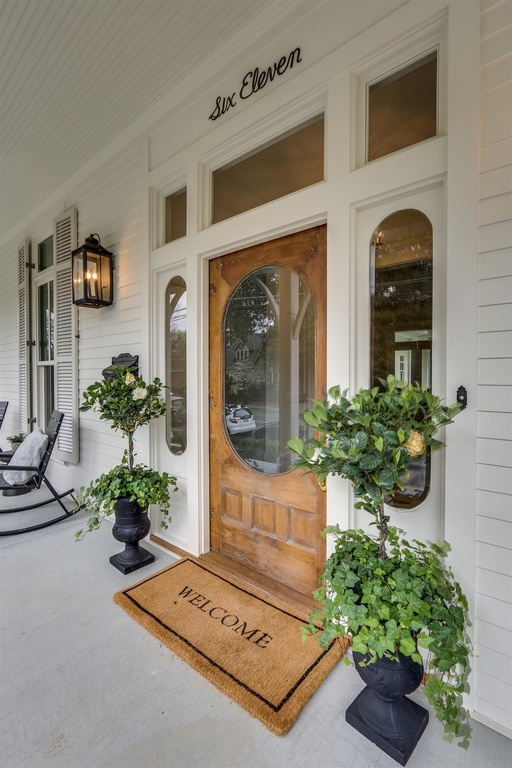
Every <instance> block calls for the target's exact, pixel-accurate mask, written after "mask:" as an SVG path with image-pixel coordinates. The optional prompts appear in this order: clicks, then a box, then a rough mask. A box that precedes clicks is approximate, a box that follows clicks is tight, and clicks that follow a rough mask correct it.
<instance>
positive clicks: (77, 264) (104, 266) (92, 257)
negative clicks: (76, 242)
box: [71, 234, 114, 309]
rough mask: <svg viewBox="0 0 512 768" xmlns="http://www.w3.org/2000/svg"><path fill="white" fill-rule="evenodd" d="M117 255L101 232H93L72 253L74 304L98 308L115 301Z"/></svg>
mask: <svg viewBox="0 0 512 768" xmlns="http://www.w3.org/2000/svg"><path fill="white" fill-rule="evenodd" d="M113 258H114V257H113V255H112V254H111V253H110V251H107V250H106V248H103V246H102V245H101V240H100V236H99V235H97V234H94V235H89V237H87V238H86V239H85V243H84V244H83V245H81V246H80V248H76V249H75V250H74V251H73V252H72V253H71V266H72V272H73V304H77V305H78V306H79V307H96V308H97V309H98V308H100V307H108V306H109V305H110V304H112V303H113V301H114V272H113V270H114V266H113Z"/></svg>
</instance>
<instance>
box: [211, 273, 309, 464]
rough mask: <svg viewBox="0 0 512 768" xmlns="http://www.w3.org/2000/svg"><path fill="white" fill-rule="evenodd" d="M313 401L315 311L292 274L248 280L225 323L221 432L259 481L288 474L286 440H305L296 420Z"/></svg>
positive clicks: (233, 299)
mask: <svg viewBox="0 0 512 768" xmlns="http://www.w3.org/2000/svg"><path fill="white" fill-rule="evenodd" d="M314 396H315V309H314V306H313V300H312V297H311V293H310V291H309V289H308V287H307V286H306V285H305V283H304V282H303V281H302V280H301V279H300V278H299V276H298V275H297V274H296V273H295V272H293V271H292V270H290V269H288V268H285V267H279V266H267V267H263V268H262V269H258V270H256V271H255V272H252V273H251V274H250V275H249V276H248V277H246V278H245V279H244V280H243V281H242V282H241V283H240V284H239V285H238V287H237V288H236V290H235V291H234V293H233V295H232V296H231V298H230V300H229V303H228V307H227V310H226V315H225V320H224V412H225V427H226V431H227V434H228V435H229V439H230V441H231V444H232V446H233V449H234V450H235V452H236V453H237V454H238V456H239V457H240V458H241V459H242V460H243V461H245V463H246V464H248V465H249V466H250V467H253V468H254V469H256V470H258V471H259V472H263V473H265V474H270V475H272V474H280V473H283V472H287V471H288V470H289V469H290V465H291V462H292V456H291V454H290V451H289V449H288V446H287V443H288V440H289V439H290V438H291V437H292V436H294V435H301V437H306V436H307V435H306V434H305V430H306V429H309V428H308V427H307V426H306V425H305V424H304V423H303V421H302V418H301V417H302V414H303V413H304V411H305V410H306V409H307V408H310V407H311V402H310V401H311V399H312V398H313V397H314Z"/></svg>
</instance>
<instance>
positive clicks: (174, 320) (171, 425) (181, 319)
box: [165, 276, 187, 456]
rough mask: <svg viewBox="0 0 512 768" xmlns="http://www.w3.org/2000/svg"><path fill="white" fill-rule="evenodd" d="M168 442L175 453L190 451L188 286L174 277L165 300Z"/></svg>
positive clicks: (180, 278) (180, 279)
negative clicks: (188, 444) (188, 430)
mask: <svg viewBox="0 0 512 768" xmlns="http://www.w3.org/2000/svg"><path fill="white" fill-rule="evenodd" d="M165 299H166V301H165V328H166V337H165V375H166V380H165V383H166V384H167V386H168V387H169V389H168V390H166V392H167V414H166V439H167V445H168V446H169V450H170V451H171V453H174V454H175V455H177V456H179V455H181V454H182V453H183V452H184V451H185V449H186V447H187V286H186V283H185V281H184V279H183V278H182V277H179V276H177V277H173V278H172V280H171V281H170V283H169V285H168V286H167V290H166V296H165Z"/></svg>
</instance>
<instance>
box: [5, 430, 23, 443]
mask: <svg viewBox="0 0 512 768" xmlns="http://www.w3.org/2000/svg"><path fill="white" fill-rule="evenodd" d="M26 436H27V435H26V433H25V432H18V434H17V435H11V437H8V438H7V439H8V441H9V442H10V443H22V442H23V441H24V439H25V438H26Z"/></svg>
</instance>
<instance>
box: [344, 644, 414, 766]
mask: <svg viewBox="0 0 512 768" xmlns="http://www.w3.org/2000/svg"><path fill="white" fill-rule="evenodd" d="M364 660H365V657H364V656H363V655H362V654H360V653H357V652H354V662H355V665H356V669H357V671H358V672H359V675H360V676H361V678H362V679H363V681H364V682H365V683H366V688H364V690H363V691H361V693H360V694H359V695H358V696H357V697H356V698H355V699H354V701H353V702H352V704H350V706H349V707H348V709H347V711H346V720H347V723H349V725H352V726H353V727H354V728H355V729H356V730H358V731H359V733H361V734H363V736H366V738H367V739H369V740H370V741H372V742H373V743H374V744H376V745H377V746H378V747H379V748H380V749H382V751H383V752H385V753H386V754H387V755H389V756H390V757H392V758H393V759H394V760H396V762H397V763H399V764H400V765H405V764H406V763H407V761H408V759H409V758H410V756H411V755H412V753H413V751H414V748H415V747H416V744H417V743H418V741H419V740H420V738H421V735H422V733H423V731H424V730H425V728H426V727H427V723H428V711H427V710H426V709H424V707H421V706H420V705H419V704H416V702H414V701H412V700H411V699H408V698H407V696H406V695H405V694H407V693H412V692H413V691H415V690H416V688H418V686H419V685H420V683H421V680H422V678H423V665H422V664H418V663H417V662H416V661H413V660H412V659H411V658H410V657H409V656H404V655H403V654H401V653H399V654H398V660H396V659H388V658H386V657H383V658H382V659H377V661H375V662H374V663H372V664H367V665H362V664H361V662H363V661H364Z"/></svg>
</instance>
